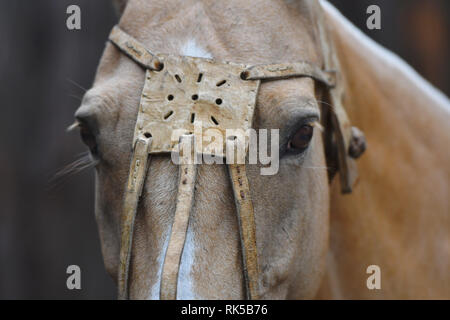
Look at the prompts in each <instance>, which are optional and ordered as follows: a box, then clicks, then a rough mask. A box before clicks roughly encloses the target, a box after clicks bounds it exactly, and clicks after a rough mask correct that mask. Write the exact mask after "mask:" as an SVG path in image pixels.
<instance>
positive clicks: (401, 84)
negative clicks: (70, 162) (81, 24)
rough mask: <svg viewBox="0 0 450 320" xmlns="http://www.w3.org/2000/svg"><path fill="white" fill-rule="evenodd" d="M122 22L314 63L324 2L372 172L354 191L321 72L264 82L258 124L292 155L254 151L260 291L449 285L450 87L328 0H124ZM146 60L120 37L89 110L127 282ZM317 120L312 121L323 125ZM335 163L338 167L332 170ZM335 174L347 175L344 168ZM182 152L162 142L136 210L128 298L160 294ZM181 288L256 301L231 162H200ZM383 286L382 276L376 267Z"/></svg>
mask: <svg viewBox="0 0 450 320" xmlns="http://www.w3.org/2000/svg"><path fill="white" fill-rule="evenodd" d="M114 4H115V5H116V7H117V9H118V12H119V15H120V22H119V26H120V28H121V29H123V30H125V31H126V32H127V33H128V34H130V35H132V36H133V37H134V38H135V39H137V40H138V41H139V42H140V43H142V44H144V45H145V47H146V48H148V49H149V50H151V51H152V52H159V53H167V54H175V55H180V56H190V57H199V58H206V59H214V60H217V61H232V62H235V63H242V64H246V65H258V64H270V63H280V62H293V61H299V60H304V61H309V62H311V63H315V64H317V65H320V64H321V63H322V60H323V52H322V49H321V46H320V43H319V42H320V41H319V40H318V36H317V30H316V28H315V26H316V25H317V24H316V21H315V19H317V16H316V12H317V10H318V8H319V9H320V10H323V14H324V21H325V24H326V26H327V29H328V30H329V33H330V37H331V40H332V41H333V43H334V45H333V46H331V48H332V50H334V54H335V55H336V56H337V57H338V60H339V64H340V72H341V76H342V81H343V85H344V87H345V92H344V95H343V106H344V108H345V111H346V112H347V114H348V117H349V119H350V121H351V123H352V124H354V125H355V126H357V127H358V128H360V129H361V130H362V131H363V132H364V134H365V136H366V139H367V143H368V149H367V152H366V153H365V154H364V155H363V156H362V157H361V158H360V159H358V161H357V166H358V172H359V177H358V180H357V182H356V185H355V186H354V188H353V192H352V193H351V194H342V192H341V188H340V185H339V179H338V178H337V177H338V176H340V175H342V172H337V173H336V172H334V171H335V170H333V169H332V167H333V163H331V162H330V161H329V160H328V159H327V155H328V152H327V150H326V149H327V141H326V138H325V136H326V135H325V134H324V132H322V131H326V130H327V127H326V126H323V125H321V123H322V124H324V122H323V121H324V119H323V118H324V111H323V110H324V108H325V109H326V108H333V105H329V104H327V103H326V101H325V98H324V95H325V93H324V90H323V88H321V86H320V85H318V84H317V83H316V82H315V81H314V80H313V79H311V78H310V77H301V78H290V79H279V80H276V81H267V82H265V81H262V82H261V85H260V88H259V92H258V96H257V98H256V107H255V115H254V120H253V123H252V127H253V128H256V129H279V140H280V150H279V169H278V172H277V174H274V175H261V174H260V170H259V169H260V165H248V166H247V175H248V183H249V185H250V192H251V198H252V200H253V205H254V212H255V225H256V246H257V252H258V253H257V258H258V263H259V266H260V272H259V281H260V287H259V295H260V298H261V299H313V298H317V299H347V298H351V299H355V298H356V299H399V298H401V299H405V298H412V299H422V298H425V299H431V298H440V299H448V298H450V281H449V274H448V270H449V266H450V260H449V253H450V252H449V251H450V250H449V249H450V241H449V240H450V239H449V237H450V233H449V226H450V221H449V212H450V210H449V200H448V195H449V163H450V152H449V150H448V149H447V148H446V147H445V146H448V145H449V142H450V134H449V129H448V125H447V124H448V120H449V115H450V106H449V105H450V104H449V100H448V98H447V97H446V96H445V95H443V94H442V93H440V92H439V91H438V90H437V89H435V88H433V87H432V86H431V85H430V84H429V83H428V82H426V81H425V80H424V79H423V78H422V77H421V76H419V75H418V74H417V73H416V72H415V71H414V70H413V69H412V68H411V67H410V66H408V65H407V64H406V63H405V62H404V61H402V60H401V59H400V58H398V57H397V56H395V55H394V54H393V53H391V52H389V51H387V50H386V49H384V48H382V47H381V46H379V45H378V44H376V43H375V42H373V41H372V40H370V39H368V38H367V37H366V36H365V35H363V34H362V32H360V31H359V30H358V29H357V28H355V27H354V26H353V25H352V24H351V23H350V22H349V21H348V20H347V19H346V18H345V17H343V16H342V15H341V14H340V13H339V12H338V11H337V10H336V9H335V8H334V7H333V6H332V5H331V4H329V3H328V2H327V1H325V0H322V1H313V0H291V1H289V0H260V1H254V2H253V1H252V2H250V1H249V2H244V1H237V0H230V1H226V2H213V1H207V0H204V1H201V0H198V1H197V0H183V1H181V0H168V1H161V2H156V1H143V0H121V1H114ZM144 81H145V70H144V69H143V68H142V67H141V66H139V65H138V64H136V63H134V62H133V61H132V60H131V59H129V57H127V56H125V55H123V54H122V53H121V52H120V51H119V50H118V49H117V47H116V46H114V45H113V44H112V43H107V44H106V48H105V50H104V53H103V56H102V58H101V61H100V64H99V67H98V69H97V74H96V76H95V80H94V84H93V86H92V88H91V89H90V90H88V91H87V92H86V94H85V96H84V97H83V100H82V104H81V106H80V107H79V109H78V110H77V111H76V113H75V118H76V125H75V127H79V129H80V132H81V137H82V140H83V142H84V143H85V144H86V145H87V146H88V148H89V150H90V158H91V161H92V162H93V164H94V165H95V176H96V202H95V217H96V221H97V224H98V228H99V234H100V240H101V247H102V254H103V259H104V264H105V268H106V270H107V272H108V273H109V274H110V275H111V277H112V278H113V279H114V280H115V281H116V282H117V281H118V278H119V276H118V273H119V272H118V270H119V260H120V259H119V254H120V238H121V226H120V224H121V216H120V215H121V210H122V207H123V194H124V193H125V189H126V182H127V178H128V173H129V172H128V170H129V164H130V159H131V157H132V150H131V148H130V146H131V145H132V141H133V132H134V128H135V124H136V117H137V114H138V107H139V101H140V94H141V92H142V89H143V86H144ZM311 124H313V125H311ZM330 172H331V173H330ZM334 173H335V174H334ZM177 180H178V170H177V166H176V165H175V164H174V163H173V162H172V161H171V158H170V156H168V155H164V154H161V155H153V156H152V160H151V165H150V166H149V169H148V172H147V173H146V183H145V185H144V187H143V190H142V196H141V200H140V204H139V207H138V209H137V214H136V218H135V227H134V234H133V242H132V250H131V259H130V262H129V297H130V298H132V299H158V298H160V290H161V278H162V271H163V265H164V257H165V252H166V251H167V247H168V243H169V235H170V230H171V228H172V223H173V220H174V212H175V209H176V200H177ZM194 193H195V199H194V201H193V204H192V208H191V213H190V217H189V222H188V227H187V232H186V239H185V243H184V247H183V251H182V256H181V259H180V265H179V274H178V280H177V292H176V298H177V299H243V298H245V287H244V285H243V283H244V281H245V279H244V275H243V272H242V269H243V265H242V264H243V261H242V259H243V258H242V256H241V250H242V249H241V245H240V236H239V223H238V220H237V219H236V212H235V210H236V209H235V206H234V196H233V190H232V186H231V183H230V180H229V178H228V173H227V170H226V167H225V166H224V165H220V164H211V165H200V166H198V172H197V182H196V186H195V191H194ZM371 265H376V266H378V267H379V269H380V270H381V288H379V289H376V290H371V289H369V288H368V286H367V278H368V276H369V275H368V274H367V270H368V269H367V268H368V266H371Z"/></svg>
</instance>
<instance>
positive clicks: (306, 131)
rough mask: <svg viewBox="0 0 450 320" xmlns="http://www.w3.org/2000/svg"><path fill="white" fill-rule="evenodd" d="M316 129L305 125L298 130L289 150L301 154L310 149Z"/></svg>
mask: <svg viewBox="0 0 450 320" xmlns="http://www.w3.org/2000/svg"><path fill="white" fill-rule="evenodd" d="M313 131H314V127H313V126H312V125H311V124H305V125H303V126H301V127H300V129H298V130H297V132H296V133H295V134H294V135H293V136H292V138H291V140H289V142H288V146H287V147H288V150H289V151H291V152H295V153H300V152H303V151H304V150H306V148H308V146H309V143H310V142H311V139H312V136H313Z"/></svg>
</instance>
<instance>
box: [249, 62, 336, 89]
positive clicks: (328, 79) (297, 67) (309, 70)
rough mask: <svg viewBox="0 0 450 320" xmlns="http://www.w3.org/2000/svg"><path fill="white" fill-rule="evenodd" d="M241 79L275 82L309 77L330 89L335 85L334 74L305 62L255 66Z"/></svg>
mask: <svg viewBox="0 0 450 320" xmlns="http://www.w3.org/2000/svg"><path fill="white" fill-rule="evenodd" d="M241 77H242V78H243V79H245V80H277V79H288V78H294V77H309V78H312V79H314V80H317V81H320V82H322V83H323V84H325V85H326V86H327V87H330V88H331V87H334V86H335V85H336V79H335V73H334V72H329V71H323V70H322V69H321V68H320V67H319V66H318V65H316V64H314V63H310V62H307V61H300V62H294V63H280V64H266V65H255V66H252V67H250V68H248V69H246V70H245V71H244V72H243V73H242V75H241Z"/></svg>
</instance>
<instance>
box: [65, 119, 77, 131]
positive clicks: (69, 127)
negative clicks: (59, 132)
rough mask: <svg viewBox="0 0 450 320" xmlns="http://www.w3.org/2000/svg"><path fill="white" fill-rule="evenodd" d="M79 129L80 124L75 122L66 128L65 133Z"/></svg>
mask: <svg viewBox="0 0 450 320" xmlns="http://www.w3.org/2000/svg"><path fill="white" fill-rule="evenodd" d="M79 127H80V122H78V121H77V120H75V122H74V123H72V124H71V125H70V126H68V127H67V129H66V131H67V132H71V131H73V130H75V129H76V128H79Z"/></svg>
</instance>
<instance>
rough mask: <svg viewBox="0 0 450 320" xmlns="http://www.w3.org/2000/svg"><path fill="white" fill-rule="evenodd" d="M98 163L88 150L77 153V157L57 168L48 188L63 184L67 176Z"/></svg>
mask: <svg viewBox="0 0 450 320" xmlns="http://www.w3.org/2000/svg"><path fill="white" fill-rule="evenodd" d="M98 163H99V161H98V160H93V159H92V158H91V156H90V154H89V152H83V153H81V154H80V155H79V158H78V159H76V160H75V161H73V162H72V163H70V164H68V165H66V166H64V167H63V168H62V169H60V170H58V171H57V172H56V173H55V174H54V176H53V177H52V178H51V179H50V180H49V182H48V185H49V189H50V190H52V189H55V188H56V187H57V186H59V185H61V184H63V183H64V182H66V181H67V179H68V178H70V177H72V176H74V175H75V174H77V173H80V172H81V171H83V170H86V169H89V168H93V167H95V166H96V165H97V164H98Z"/></svg>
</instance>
